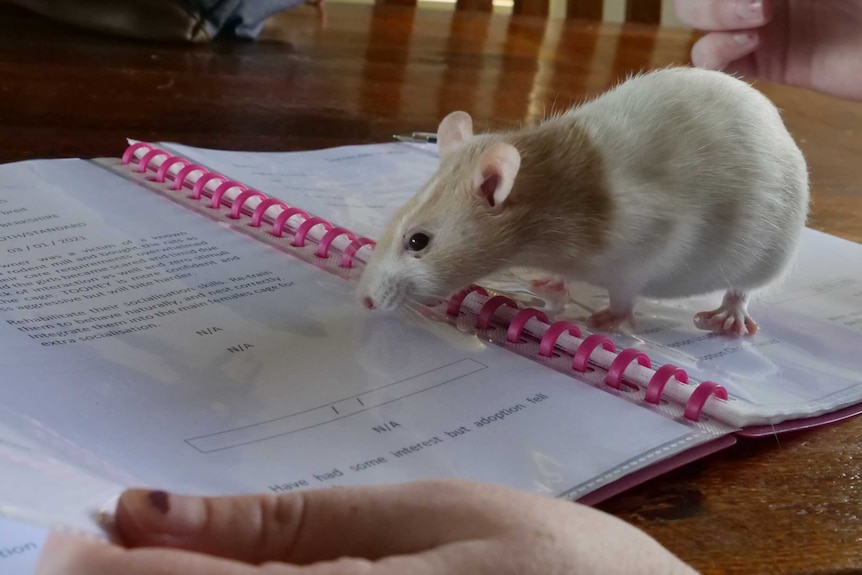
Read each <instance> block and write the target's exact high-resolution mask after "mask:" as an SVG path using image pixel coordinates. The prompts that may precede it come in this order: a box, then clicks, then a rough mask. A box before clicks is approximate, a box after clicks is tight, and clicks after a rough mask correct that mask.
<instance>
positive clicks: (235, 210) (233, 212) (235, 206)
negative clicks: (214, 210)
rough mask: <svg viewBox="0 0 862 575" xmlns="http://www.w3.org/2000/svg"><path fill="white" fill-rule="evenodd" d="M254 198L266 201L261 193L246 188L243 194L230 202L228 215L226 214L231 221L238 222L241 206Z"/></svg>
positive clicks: (264, 195)
mask: <svg viewBox="0 0 862 575" xmlns="http://www.w3.org/2000/svg"><path fill="white" fill-rule="evenodd" d="M254 197H257V198H263V199H264V200H265V199H267V198H266V194H264V193H263V192H261V191H258V190H252V189H248V188H247V189H246V190H245V191H244V192H242V193H241V194H239V195H238V196H237V197H235V198H234V199H233V201H232V202H231V204H230V214H228V217H229V218H230V219H232V220H238V219H239V216H240V213H241V212H242V206H243V204H245V203H246V202H247V201H249V200H250V199H252V198H254Z"/></svg>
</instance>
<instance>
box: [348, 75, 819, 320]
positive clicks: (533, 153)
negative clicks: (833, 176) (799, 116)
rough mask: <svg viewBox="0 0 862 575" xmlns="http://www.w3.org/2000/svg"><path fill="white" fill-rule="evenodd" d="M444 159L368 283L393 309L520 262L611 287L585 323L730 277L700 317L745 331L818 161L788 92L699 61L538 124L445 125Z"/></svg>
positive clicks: (396, 220) (629, 314)
mask: <svg viewBox="0 0 862 575" xmlns="http://www.w3.org/2000/svg"><path fill="white" fill-rule="evenodd" d="M437 143H438V148H439V152H440V159H439V167H438V169H437V171H436V173H435V174H434V175H433V176H432V177H431V178H430V179H429V180H428V181H427V182H425V184H424V186H422V187H421V189H420V190H419V191H418V192H417V193H416V194H415V195H414V196H413V197H412V198H411V199H409V200H408V201H407V202H406V203H405V204H404V205H403V206H401V207H400V208H399V210H398V211H397V212H396V213H395V214H394V215H393V217H392V218H391V220H390V221H389V222H388V224H387V225H386V227H385V229H384V230H383V233H382V235H381V237H380V240H379V241H378V242H377V245H376V247H375V248H374V251H373V252H372V254H371V256H370V258H369V260H368V263H367V266H366V268H365V269H364V271H363V272H362V276H361V277H360V280H359V285H358V286H357V291H356V294H357V298H358V301H359V302H360V303H361V304H362V305H364V306H365V307H367V308H369V309H374V308H376V309H379V310H384V311H387V310H389V311H391V310H394V309H396V308H398V307H399V306H400V305H402V304H403V303H404V302H405V301H407V300H408V299H413V300H414V301H420V302H424V303H427V302H430V301H431V300H433V299H446V298H448V297H450V296H451V295H452V294H453V293H455V292H456V291H458V290H459V289H462V288H464V287H465V286H467V285H470V284H472V283H474V282H477V281H478V280H480V279H481V278H483V277H486V276H488V275H490V274H492V273H495V272H497V271H500V270H503V269H506V268H512V267H529V268H534V269H539V270H542V272H543V273H544V274H546V277H545V278H544V279H541V280H536V281H534V287H537V288H540V289H544V290H548V291H555V290H557V291H558V290H561V289H563V290H565V289H566V287H565V286H566V285H568V284H569V283H570V282H573V281H583V282H586V283H588V284H592V285H594V286H598V287H600V288H603V289H606V290H607V292H608V300H609V302H608V307H607V308H606V309H602V310H600V311H597V312H595V313H593V314H592V315H591V316H590V317H589V318H588V320H587V325H588V326H589V327H590V328H591V329H593V330H594V331H604V332H615V331H618V330H619V328H620V326H621V325H622V324H623V323H625V322H628V323H630V324H631V325H632V327H635V326H636V322H635V318H634V313H633V310H634V307H635V301H636V299H637V298H638V297H641V296H643V297H651V298H656V299H676V298H683V297H690V296H697V295H706V294H712V293H716V292H721V291H723V293H724V296H723V299H722V301H721V304H720V305H719V306H718V307H717V308H716V309H712V310H709V311H703V312H700V313H697V314H696V315H695V316H694V324H695V326H696V327H697V328H699V329H703V330H708V331H713V332H717V333H723V334H733V335H738V336H742V335H745V334H754V333H756V332H757V330H758V325H757V323H756V322H755V321H754V319H752V318H751V317H750V315H749V313H748V303H749V301H750V297H751V295H752V293H754V292H755V291H756V290H759V289H761V288H763V287H766V286H768V285H770V284H771V283H773V282H775V281H777V280H779V278H781V277H783V276H784V275H785V272H786V271H787V270H788V269H789V267H790V266H791V263H792V260H793V257H794V255H795V252H796V250H797V247H798V244H799V240H800V237H801V233H802V230H803V229H804V227H805V224H806V220H807V217H808V209H809V178H808V169H807V164H806V161H805V158H804V156H803V154H802V151H801V150H800V149H799V147H798V146H797V144H796V142H795V141H794V139H793V137H792V136H791V134H790V132H789V131H788V129H787V127H786V126H785V124H784V122H783V120H782V117H781V114H780V112H779V110H778V109H777V108H776V106H775V105H774V104H773V103H772V102H771V101H770V100H769V99H768V98H767V97H766V96H765V95H764V94H762V93H761V92H760V91H758V90H757V89H756V88H754V87H753V86H751V85H750V84H748V83H747V82H745V81H743V80H742V79H739V78H737V77H735V76H732V75H729V74H726V73H723V72H719V71H710V70H703V69H697V68H693V67H668V68H662V69H658V70H653V71H650V72H646V73H640V74H636V75H632V76H630V77H628V78H626V79H625V80H623V81H622V82H620V83H618V84H616V85H615V86H613V87H611V88H610V89H609V90H607V91H606V92H604V93H603V94H601V95H599V96H597V97H595V98H593V99H591V100H587V101H585V102H583V103H581V104H579V105H576V106H573V107H571V108H569V109H567V110H565V111H564V112H561V113H558V114H556V115H553V116H550V117H547V118H545V119H543V120H542V121H541V122H539V123H538V124H537V125H533V126H522V127H519V128H517V129H512V130H510V131H500V132H489V133H481V134H474V133H473V123H472V118H471V117H470V115H469V114H468V113H466V112H463V111H455V112H452V113H450V114H448V115H447V116H446V117H445V118H443V120H442V121H441V122H440V124H439V127H438V129H437Z"/></svg>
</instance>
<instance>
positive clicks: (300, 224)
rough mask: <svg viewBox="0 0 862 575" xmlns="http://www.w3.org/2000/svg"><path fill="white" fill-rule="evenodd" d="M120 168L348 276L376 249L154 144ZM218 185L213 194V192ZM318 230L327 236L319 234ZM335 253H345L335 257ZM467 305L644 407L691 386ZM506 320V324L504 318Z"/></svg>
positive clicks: (479, 325)
mask: <svg viewBox="0 0 862 575" xmlns="http://www.w3.org/2000/svg"><path fill="white" fill-rule="evenodd" d="M121 161H122V163H123V164H125V165H131V164H134V163H137V167H136V169H135V170H134V171H136V172H138V173H140V174H146V177H147V179H149V180H152V181H154V182H156V183H159V184H166V183H168V180H170V183H169V184H168V185H167V188H168V189H170V190H173V191H175V192H178V193H179V192H183V191H187V192H189V193H190V195H189V196H188V197H189V198H190V199H193V200H197V201H205V202H207V205H206V207H208V208H210V209H213V210H216V209H222V208H226V209H227V214H226V216H225V217H227V218H229V219H231V220H238V219H241V218H243V217H246V218H248V220H249V222H248V225H249V226H250V227H252V228H260V227H263V226H264V224H268V225H269V231H268V233H269V234H270V235H271V236H273V237H274V238H284V236H285V233H287V234H290V235H291V236H292V240H291V241H290V244H289V245H290V246H292V247H293V248H305V247H306V245H307V241H308V240H309V239H311V240H312V241H313V242H314V243H315V244H316V247H314V248H313V253H314V255H315V256H316V257H317V258H320V259H323V260H327V259H329V258H333V260H334V262H335V265H337V267H339V268H342V269H345V270H349V269H352V268H353V267H354V265H355V260H357V259H359V260H360V261H367V258H368V256H369V255H370V253H371V252H372V251H373V250H374V248H375V246H376V244H375V242H374V241H373V240H371V239H369V238H365V237H361V236H358V235H357V234H355V233H353V232H351V231H350V230H348V229H346V228H343V227H338V226H335V225H333V224H332V223H330V222H328V221H327V220H325V219H323V218H320V217H316V216H313V215H311V214H309V213H308V212H306V211H304V210H302V209H300V208H298V207H295V206H289V205H288V204H287V203H285V202H283V201H281V200H279V199H276V198H270V197H269V196H267V195H266V194H265V193H263V192H261V191H260V190H256V189H253V188H249V187H247V186H245V185H244V184H242V183H240V182H236V181H233V180H230V179H228V178H227V177H225V176H224V175H222V174H218V173H216V172H213V171H211V170H209V169H207V168H205V167H203V166H201V165H197V164H194V163H192V162H189V161H188V160H186V159H185V158H181V157H179V156H175V155H173V154H171V153H169V152H166V151H165V150H162V149H160V148H157V147H155V146H153V145H152V144H149V143H144V142H138V143H135V144H132V145H130V146H129V147H128V148H126V150H125V152H124V153H123V156H122V160H121ZM150 172H152V174H150ZM213 184H214V185H215V188H213V189H210V188H211V187H212V185H213ZM208 185H210V186H209V187H208ZM276 211H277V213H275V212H276ZM315 229H318V233H314V230H315ZM320 229H322V230H323V231H322V232H320V231H319V230H320ZM333 248H335V251H337V252H339V253H338V254H333V253H332V252H333ZM363 249H365V250H364V254H363V255H364V257H362V258H360V257H358V256H359V255H360V254H359V252H360V250H363ZM468 298H472V299H477V298H478V301H477V302H476V303H475V305H476V306H477V308H478V312H477V313H476V314H475V315H476V322H475V325H474V327H475V328H476V329H477V330H479V331H484V330H489V329H492V328H493V327H494V325H498V326H502V327H504V328H505V330H506V337H505V340H506V341H507V342H508V343H510V344H518V343H520V342H521V341H522V338H523V335H524V333H525V332H526V333H528V334H530V335H531V336H533V337H535V338H536V339H538V340H539V349H538V355H539V356H540V357H542V358H546V359H547V358H551V357H553V356H554V355H555V354H557V353H559V352H562V353H566V354H568V355H571V357H572V362H571V369H572V371H574V372H578V373H584V372H586V371H588V370H589V369H590V368H589V366H588V364H590V363H593V364H595V365H599V366H600V367H602V368H603V369H606V370H607V375H606V376H605V378H604V379H603V383H604V384H605V385H606V386H608V387H609V388H612V389H614V390H616V391H623V387H627V388H634V389H640V388H642V387H643V388H645V390H646V391H645V394H644V399H643V401H644V402H645V403H648V404H652V405H658V404H659V403H660V402H661V397H662V394H663V393H664V392H665V388H666V386H667V385H668V383H670V382H671V380H674V381H676V382H677V383H678V384H679V385H682V386H688V384H689V377H688V374H687V373H686V372H685V370H683V369H681V368H679V367H677V366H675V365H672V364H665V365H663V366H661V367H660V368H658V369H657V370H653V369H652V362H651V360H650V358H649V356H648V355H647V354H646V353H644V352H642V351H640V350H636V349H634V348H628V349H623V350H619V351H618V350H616V348H615V345H614V343H613V341H612V340H610V339H609V338H607V337H605V336H602V335H600V334H589V335H585V334H584V333H583V332H582V331H581V328H580V327H578V326H577V325H576V324H574V323H572V322H569V321H565V320H561V321H556V322H553V323H551V322H550V320H549V319H548V316H547V315H546V314H545V312H543V311H541V310H539V309H536V308H531V307H526V308H521V307H520V306H519V305H518V303H517V302H516V301H515V300H513V299H511V298H509V297H506V296H503V295H490V294H489V293H488V291H487V290H486V289H485V288H483V287H481V286H478V285H471V286H468V287H467V288H465V289H463V290H461V291H460V292H458V293H456V294H455V295H453V296H452V297H450V298H449V300H448V301H447V302H445V303H446V315H448V316H449V317H450V318H457V317H458V316H459V315H460V314H461V310H462V307H463V306H464V303H465V301H466V300H467V299H468ZM501 315H502V316H504V317H503V318H501V317H500V316H501ZM710 397H715V398H717V399H719V400H727V399H728V394H727V390H726V389H725V388H724V387H722V386H721V385H718V384H717V383H715V382H712V381H704V382H701V383H700V384H699V385H698V386H696V387H695V388H694V389H693V391H692V392H691V393H690V395H689V397H688V399H687V401H686V402H685V407H684V416H685V417H686V418H687V419H689V420H691V421H698V420H699V419H700V417H701V413H702V411H703V408H704V406H705V404H706V401H707V400H708V399H709V398H710Z"/></svg>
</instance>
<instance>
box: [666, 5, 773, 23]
mask: <svg viewBox="0 0 862 575" xmlns="http://www.w3.org/2000/svg"><path fill="white" fill-rule="evenodd" d="M674 9H675V11H676V16H677V18H679V20H680V21H681V22H683V23H684V24H687V25H688V26H691V27H692V28H697V29H699V30H708V31H725V30H748V29H751V28H758V27H760V26H763V25H764V24H766V23H767V22H769V19H770V17H771V15H772V12H771V4H770V1H769V0H674Z"/></svg>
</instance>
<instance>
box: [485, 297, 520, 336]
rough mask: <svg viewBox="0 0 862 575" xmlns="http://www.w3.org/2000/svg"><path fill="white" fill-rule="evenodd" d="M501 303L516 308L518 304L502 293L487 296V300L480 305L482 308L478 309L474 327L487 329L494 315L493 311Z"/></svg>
mask: <svg viewBox="0 0 862 575" xmlns="http://www.w3.org/2000/svg"><path fill="white" fill-rule="evenodd" d="M502 305H507V306H509V307H511V308H514V309H518V304H516V303H515V300H513V299H512V298H508V297H506V296H504V295H495V296H494V297H492V298H489V299H488V301H486V302H485V303H484V305H482V309H480V310H479V317H478V319H477V320H476V327H477V328H478V329H488V326H489V325H491V319H492V318H493V317H494V312H495V311H497V309H498V308H499V307H500V306H502Z"/></svg>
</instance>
